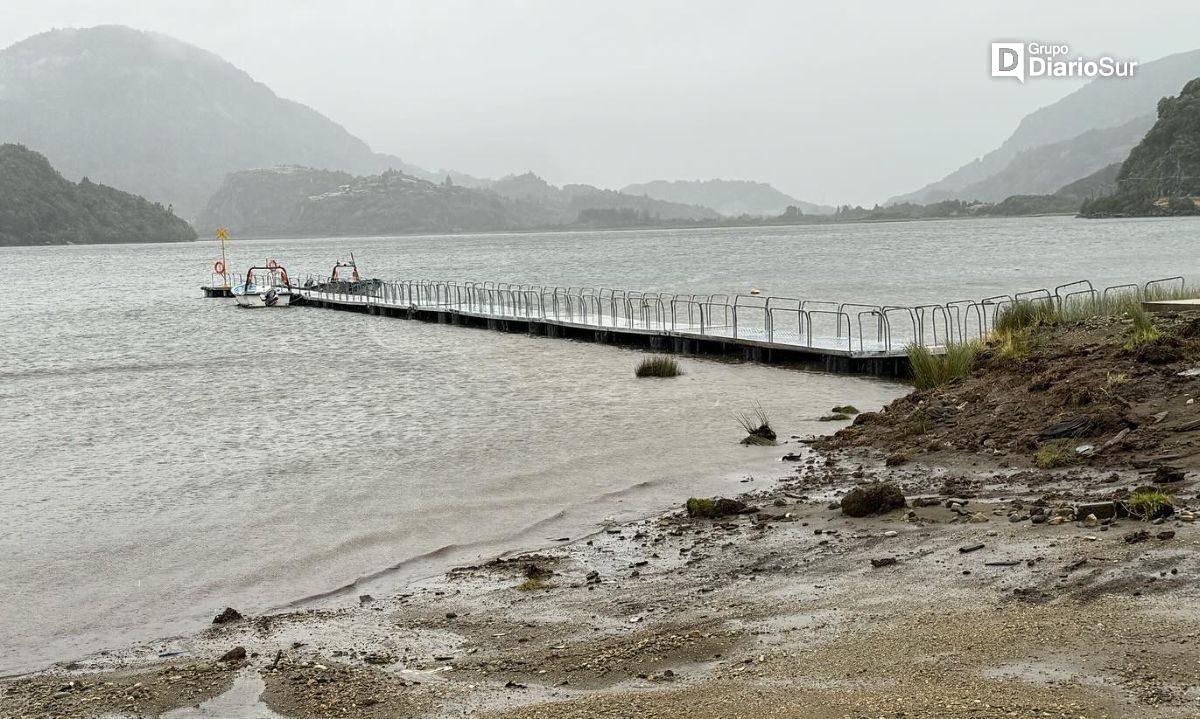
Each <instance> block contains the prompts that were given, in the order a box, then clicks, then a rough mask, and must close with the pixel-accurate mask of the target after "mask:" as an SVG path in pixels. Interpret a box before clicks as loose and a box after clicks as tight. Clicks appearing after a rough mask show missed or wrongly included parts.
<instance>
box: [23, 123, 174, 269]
mask: <svg viewBox="0 0 1200 719" xmlns="http://www.w3.org/2000/svg"><path fill="white" fill-rule="evenodd" d="M194 239H196V233H195V231H194V230H192V228H191V226H190V225H188V223H186V222H184V221H183V220H181V219H179V218H178V217H176V216H175V215H174V214H173V213H172V212H171V210H170V209H169V208H164V207H163V206H162V205H159V204H156V203H152V202H149V201H147V200H145V199H143V198H141V197H138V196H137V195H131V194H129V193H128V192H122V191H120V190H116V189H113V188H111V187H106V186H105V185H98V184H96V183H94V182H92V181H91V180H89V179H87V178H86V177H85V178H84V179H83V180H81V181H80V182H79V183H78V184H76V183H74V182H71V181H70V180H68V179H66V178H64V177H63V176H62V175H60V174H59V173H58V171H56V170H55V169H54V168H53V167H52V166H51V165H50V163H49V161H47V160H46V158H45V157H43V156H42V155H40V154H38V153H36V152H34V151H32V150H30V149H28V148H26V147H24V146H22V145H12V144H5V145H0V245H55V244H85V243H107V242H186V241H189V240H194Z"/></svg>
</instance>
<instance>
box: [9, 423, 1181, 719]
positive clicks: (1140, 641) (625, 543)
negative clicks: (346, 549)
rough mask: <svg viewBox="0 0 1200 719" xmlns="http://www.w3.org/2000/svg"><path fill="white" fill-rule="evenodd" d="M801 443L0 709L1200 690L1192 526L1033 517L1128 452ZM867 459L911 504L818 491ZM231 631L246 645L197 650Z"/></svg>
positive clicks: (1063, 710) (598, 712)
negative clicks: (531, 549)
mask: <svg viewBox="0 0 1200 719" xmlns="http://www.w3.org/2000/svg"><path fill="white" fill-rule="evenodd" d="M797 450H800V451H801V457H800V461H798V462H785V463H783V464H782V465H781V467H780V469H779V472H778V476H755V477H754V481H753V482H749V483H748V484H747V485H745V486H746V487H747V489H748V490H750V493H749V494H748V495H747V496H746V497H745V499H747V501H750V502H753V503H754V504H755V505H757V507H758V508H759V510H760V511H758V512H754V513H749V514H741V515H736V516H732V517H726V518H721V519H718V520H709V519H692V518H688V517H687V516H686V515H685V514H684V513H683V512H672V513H669V514H666V515H662V516H657V517H650V518H646V519H642V520H639V521H635V522H630V523H626V524H620V525H614V526H611V527H609V528H607V529H606V530H604V531H602V532H600V533H598V534H595V535H593V536H591V537H587V538H582V539H578V540H576V541H574V542H571V543H568V544H563V545H559V546H554V547H550V548H547V549H545V550H542V551H539V552H535V553H526V554H517V555H513V556H506V557H502V558H498V559H497V560H495V561H492V562H489V563H486V564H481V565H476V566H467V567H460V568H456V569H454V570H452V571H450V572H448V573H446V574H445V575H443V576H438V577H435V578H432V579H428V580H425V581H421V582H418V583H416V584H414V585H411V586H409V587H407V588H406V589H405V590H404V591H403V593H401V594H398V595H395V596H390V597H383V596H380V597H374V598H372V597H366V596H364V597H361V598H360V600H359V601H357V602H355V603H354V604H355V606H344V607H334V608H328V609H321V610H308V611H297V612H292V613H285V614H277V615H268V616H260V617H248V618H245V619H242V620H240V621H236V622H232V623H229V624H224V625H219V626H214V627H213V628H212V629H210V630H208V631H206V632H203V633H201V634H199V635H197V636H192V637H184V638H179V639H174V640H170V641H165V642H159V643H154V644H152V645H147V646H141V647H132V648H126V649H121V650H115V651H113V652H110V653H107V654H100V655H94V656H92V657H89V658H87V659H85V660H83V661H80V662H78V663H75V664H72V665H69V666H60V667H56V668H55V669H53V670H52V671H50V672H48V673H44V674H40V675H35V676H32V677H26V678H20V679H17V680H12V681H8V682H5V683H3V684H0V716H4V717H9V716H12V717H34V716H38V717H40V716H60V717H85V716H105V715H107V716H158V715H160V714H161V713H163V712H169V710H171V709H175V708H182V709H181V711H178V712H175V713H167V714H166V716H170V717H188V716H222V717H229V718H231V719H232V718H236V717H261V716H276V715H278V716H285V717H332V716H346V717H465V716H488V717H546V718H551V717H614V718H615V717H630V716H638V717H713V718H714V719H715V718H716V717H724V718H726V719H729V718H730V717H796V718H799V717H806V718H812V717H815V718H816V719H824V718H826V717H828V718H829V719H833V718H834V717H838V718H841V717H984V718H986V717H1012V716H1019V717H1025V716H1040V717H1072V718H1073V719H1074V718H1078V717H1087V718H1088V719H1092V718H1099V717H1127V716H1137V717H1191V716H1196V715H1197V713H1198V712H1200V691H1198V690H1197V688H1196V687H1197V686H1200V660H1197V657H1198V656H1200V651H1198V650H1197V642H1198V641H1200V640H1198V637H1200V612H1198V609H1200V602H1198V601H1197V599H1198V597H1197V594H1198V591H1200V590H1197V585H1196V578H1197V577H1198V576H1200V555H1198V553H1197V547H1198V543H1200V532H1197V529H1196V525H1195V524H1194V523H1192V522H1190V521H1183V520H1181V519H1179V518H1178V517H1177V518H1175V519H1171V520H1167V521H1163V522H1160V523H1158V524H1152V523H1148V522H1141V521H1137V520H1132V519H1119V520H1115V521H1111V520H1110V521H1105V522H1099V521H1096V522H1084V521H1074V520H1067V519H1064V520H1062V521H1061V522H1060V523H1055V522H1053V521H1052V522H1041V523H1034V522H1033V521H1031V519H1030V516H1031V515H1030V510H1031V509H1032V508H1034V507H1040V508H1041V509H1040V510H1038V511H1040V512H1043V513H1045V516H1050V517H1053V516H1056V515H1058V514H1063V515H1065V514H1066V513H1067V511H1068V508H1070V507H1072V506H1074V505H1075V504H1076V503H1078V502H1080V501H1083V500H1086V499H1094V498H1095V495H1096V494H1097V493H1098V492H1100V491H1104V492H1110V491H1113V490H1114V489H1120V488H1122V487H1126V486H1128V487H1132V486H1135V485H1137V484H1138V483H1139V476H1138V475H1137V473H1136V472H1126V473H1121V472H1118V473H1117V478H1116V479H1113V478H1112V473H1111V472H1107V471H1106V472H1105V473H1103V474H1099V473H1093V474H1091V475H1088V474H1087V473H1086V472H1085V471H1083V470H1080V469H1074V470H1065V471H1057V472H1050V473H1046V474H1040V475H1038V476H1037V477H1036V479H1035V480H1032V481H1031V480H1030V475H1029V473H1021V472H1015V471H1013V470H1008V469H1005V468H1003V467H1000V466H998V465H996V464H992V463H990V462H989V461H987V460H983V459H981V458H979V457H978V456H976V455H969V454H962V455H955V454H954V453H951V452H942V453H939V454H940V457H939V465H938V466H933V465H924V464H921V463H917V462H914V463H910V464H905V465H903V466H899V467H886V466H884V462H883V461H882V460H883V457H882V456H881V455H878V454H873V453H871V452H862V451H854V452H851V453H840V454H835V455H817V454H814V453H810V452H809V451H807V450H801V445H788V446H786V447H781V448H780V453H781V454H783V453H784V452H788V451H797ZM946 467H953V468H954V469H953V470H948V469H947V468H946ZM876 478H883V479H888V480H890V481H894V482H897V483H898V484H899V485H900V486H901V487H902V488H903V490H904V493H905V495H906V496H907V497H908V500H909V504H910V508H906V509H904V510H898V511H894V512H890V513H887V514H884V515H881V516H876V517H868V518H861V519H854V518H849V517H846V516H844V515H843V514H842V513H841V512H840V510H838V509H835V508H831V505H830V503H831V502H832V501H834V500H835V499H836V498H837V497H839V496H840V495H842V494H843V493H844V492H845V491H847V490H848V489H849V488H851V487H853V486H855V485H857V484H860V483H862V482H865V481H869V480H871V479H876ZM1194 489H1195V488H1194V487H1193V486H1192V485H1191V484H1190V483H1188V484H1186V486H1180V487H1177V488H1176V493H1177V496H1180V497H1189V496H1194ZM963 494H969V495H974V496H970V497H963V496H962V495H963ZM952 499H958V500H959V501H960V503H961V504H960V506H957V507H955V508H949V507H947V506H946V505H947V503H948V502H947V500H952ZM681 503H682V498H681ZM1183 503H1184V502H1181V504H1183ZM920 505H928V506H920ZM1184 516H1187V515H1184ZM1138 532H1144V533H1145V534H1144V535H1141V534H1136V533H1138ZM1171 533H1173V534H1171ZM1129 537H1134V538H1135V539H1138V540H1140V541H1129V540H1128V539H1127V538H1129ZM1160 537H1161V538H1160ZM980 544H982V545H983V546H982V547H980V548H976V549H972V548H973V547H975V546H976V545H980ZM967 549H970V551H963V550H967ZM873 560H874V561H873ZM877 565H878V566H877ZM234 647H243V648H244V649H245V650H246V652H247V654H246V658H245V659H235V660H230V661H224V662H222V661H218V658H219V657H220V656H221V655H223V654H225V653H226V652H228V651H229V650H231V649H233V648H234ZM176 652H178V653H179V654H177V655H175V656H171V657H169V658H166V659H164V658H163V657H161V656H160V655H161V654H174V653H176ZM163 662H167V663H166V664H163ZM114 671H115V672H116V673H115V674H114V673H112V672H114ZM71 682H75V684H74V685H72V684H71ZM196 707H198V708H196ZM189 708H191V709H189Z"/></svg>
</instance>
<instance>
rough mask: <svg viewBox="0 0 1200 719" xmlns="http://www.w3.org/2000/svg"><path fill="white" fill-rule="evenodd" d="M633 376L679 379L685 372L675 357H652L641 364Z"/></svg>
mask: <svg viewBox="0 0 1200 719" xmlns="http://www.w3.org/2000/svg"><path fill="white" fill-rule="evenodd" d="M633 374H634V375H635V376H637V377H678V376H679V375H681V374H683V370H682V369H680V368H679V362H678V361H676V360H675V358H674V357H670V356H667V355H652V356H650V357H646V358H645V359H643V360H642V361H641V362H639V363H638V366H637V368H636V369H634V370H633Z"/></svg>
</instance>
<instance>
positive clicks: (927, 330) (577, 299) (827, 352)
mask: <svg viewBox="0 0 1200 719" xmlns="http://www.w3.org/2000/svg"><path fill="white" fill-rule="evenodd" d="M1182 288H1183V278H1182V277H1171V278H1165V279H1161V280H1153V281H1151V282H1147V283H1146V284H1144V285H1117V286H1113V287H1105V288H1102V289H1097V288H1096V287H1094V286H1093V285H1092V283H1091V282H1089V281H1087V280H1080V281H1077V282H1071V283H1067V284H1064V285H1059V286H1058V287H1055V288H1054V289H1053V290H1050V289H1037V290H1029V291H1026V292H1018V293H1015V294H1011V295H996V296H993V297H985V298H982V299H979V300H960V301H954V302H948V303H945V304H926V305H914V306H901V305H872V304H861V303H853V302H827V301H816V300H801V299H796V298H788V297H768V296H762V295H755V294H749V295H676V294H665V293H652V292H636V291H630V290H619V289H610V288H593V287H544V286H538V285H520V284H508V283H502V282H459V281H439V280H400V281H396V282H384V281H381V280H366V281H361V282H346V281H341V280H337V279H334V280H329V279H323V280H317V279H316V278H311V277H310V278H308V279H307V280H306V281H304V282H303V283H301V284H300V285H299V286H294V287H293V289H292V292H293V294H294V295H295V296H297V297H299V298H300V299H301V300H302V303H303V304H306V305H309V306H313V307H320V308H326V309H334V310H342V311H348V312H361V313H366V314H373V315H382V316H386V317H399V318H404V319H412V320H422V321H426V322H438V323H444V324H454V325H462V326H469V327H481V328H487V329H493V330H499V331H506V332H522V333H528V334H531V335H544V336H549V337H564V338H571V339H578V340H588V341H593V342H602V343H608V344H619V345H629V346H635V347H644V348H647V349H651V350H654V351H660V352H677V353H683V354H717V355H727V356H734V357H740V358H742V359H747V360H753V361H760V362H769V363H798V364H804V365H808V366H813V367H815V368H820V369H823V370H826V371H831V372H852V373H863V374H871V375H877V376H885V377H896V376H906V375H907V374H908V373H909V367H908V357H907V349H908V347H909V346H910V345H921V346H925V347H927V348H929V349H930V350H931V351H932V352H935V353H940V352H942V351H944V348H945V346H946V345H947V344H952V343H958V342H967V341H971V340H976V339H981V338H983V337H986V336H987V335H988V334H989V333H990V332H991V330H992V328H994V326H995V321H996V318H997V316H998V314H999V312H1000V310H1001V309H1002V308H1003V307H1004V306H1006V305H1009V304H1013V303H1014V302H1021V301H1025V302H1049V303H1057V304H1059V305H1063V304H1069V303H1085V302H1091V303H1097V304H1099V303H1102V302H1106V301H1111V300H1113V299H1115V297H1116V296H1117V295H1121V294H1129V295H1135V296H1137V297H1138V298H1139V299H1144V298H1150V297H1154V296H1159V295H1161V294H1164V293H1170V292H1173V291H1175V290H1176V289H1178V290H1182Z"/></svg>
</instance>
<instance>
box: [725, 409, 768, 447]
mask: <svg viewBox="0 0 1200 719" xmlns="http://www.w3.org/2000/svg"><path fill="white" fill-rule="evenodd" d="M733 418H734V419H735V420H737V423H738V424H740V425H741V426H742V429H744V430H746V434H747V435H749V436H750V437H759V438H762V439H766V440H774V439H775V430H774V429H772V428H771V418H770V417H768V416H767V411H766V410H764V409H763V406H762V404H761V403H758V402H755V403H754V408H753V409H751V410H750V411H749V412H734V413H733Z"/></svg>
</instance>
